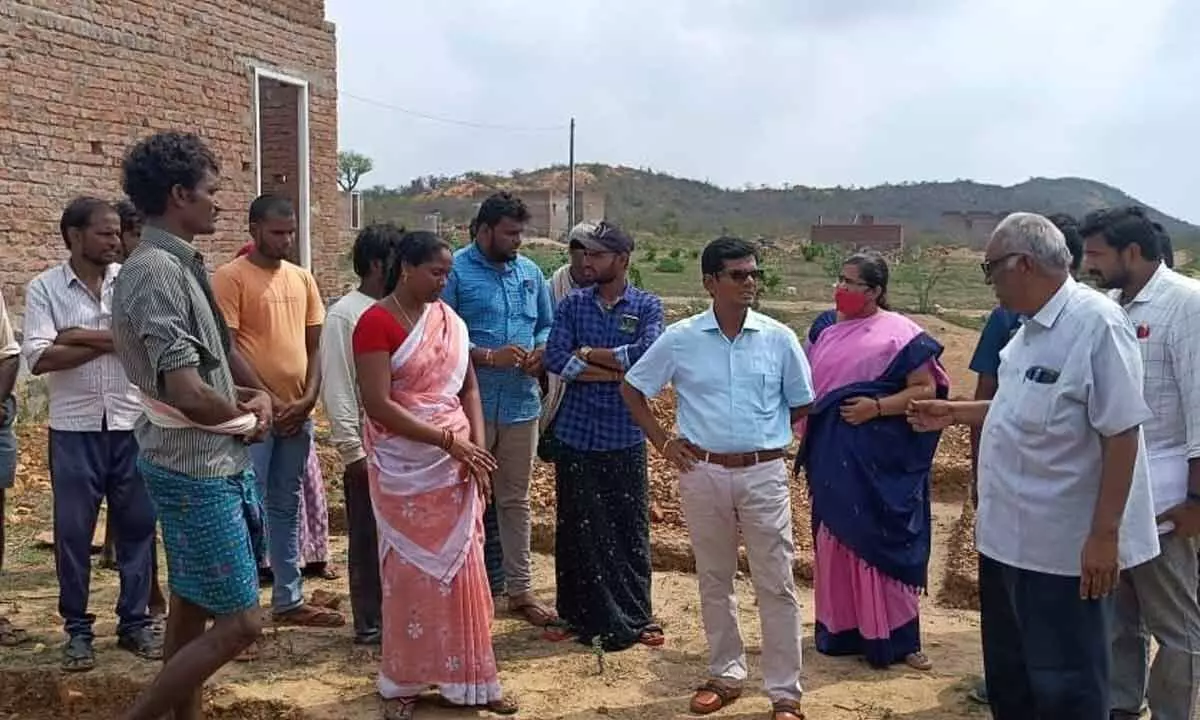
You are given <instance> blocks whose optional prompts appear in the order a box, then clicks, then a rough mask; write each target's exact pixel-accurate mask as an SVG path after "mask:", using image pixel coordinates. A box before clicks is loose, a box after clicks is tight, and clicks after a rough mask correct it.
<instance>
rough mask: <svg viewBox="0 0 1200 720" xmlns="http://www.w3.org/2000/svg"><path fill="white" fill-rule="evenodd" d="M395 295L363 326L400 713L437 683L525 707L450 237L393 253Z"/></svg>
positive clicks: (386, 618) (412, 238)
mask: <svg viewBox="0 0 1200 720" xmlns="http://www.w3.org/2000/svg"><path fill="white" fill-rule="evenodd" d="M393 258H394V259H393V260H392V261H391V263H390V265H391V266H390V268H389V270H388V273H389V282H388V287H390V288H392V289H391V290H390V291H389V292H388V293H387V294H386V295H385V296H384V298H383V299H382V300H381V301H379V302H378V303H377V304H375V305H374V306H372V307H371V308H370V309H368V310H367V311H366V312H365V313H364V314H363V316H362V318H361V319H360V320H359V322H358V325H357V327H356V328H355V330H354V340H353V342H354V355H355V363H356V366H357V370H358V385H359V392H360V395H361V397H362V402H363V409H364V411H365V413H366V417H367V422H366V423H365V424H364V436H365V437H364V440H365V445H366V450H367V468H368V477H369V479H370V488H371V501H372V503H373V504H374V507H375V517H376V521H377V523H378V527H379V540H380V542H379V546H380V551H379V552H380V575H381V579H382V581H383V657H382V660H381V662H380V668H379V680H378V687H379V692H380V694H381V695H382V696H383V698H384V702H385V708H384V717H385V718H387V720H407V719H408V718H411V717H412V716H413V712H414V710H415V708H416V704H417V700H418V698H419V697H420V696H421V695H422V694H423V693H425V692H426V691H428V690H430V689H434V688H436V689H437V690H438V692H439V693H440V696H441V700H442V701H443V702H447V703H451V704H453V705H459V706H473V707H481V708H485V709H487V710H490V711H492V712H494V713H499V714H512V713H514V712H516V710H517V707H516V705H515V704H514V703H513V702H511V701H509V700H507V699H505V697H504V695H503V693H502V692H501V689H500V681H499V676H498V674H497V670H496V659H495V655H494V653H493V650H492V636H491V621H492V595H491V592H490V591H489V589H488V580H487V573H486V571H485V569H484V562H483V508H484V504H485V503H486V495H487V494H488V493H489V492H490V487H489V473H490V472H491V471H493V470H494V469H495V467H496V463H495V460H494V459H493V458H492V457H491V455H489V454H488V453H487V452H486V451H485V450H483V448H482V447H481V446H482V445H483V411H482V408H481V406H480V402H479V389H478V386H477V385H476V382H475V372H474V370H473V369H472V367H471V364H470V362H469V359H468V355H467V349H468V341H467V329H466V326H465V325H464V323H463V321H462V320H461V319H460V318H459V317H458V315H456V314H455V313H454V311H453V310H451V309H450V308H449V307H448V306H447V305H446V304H445V303H443V302H441V300H440V299H439V297H440V296H441V292H442V288H443V287H444V285H445V283H446V277H447V275H448V274H449V272H450V266H451V261H452V258H451V255H450V248H449V246H448V245H447V244H446V243H445V242H443V241H442V240H441V239H440V238H438V237H437V236H436V235H434V234H432V233H428V232H413V233H408V234H406V235H405V236H404V238H403V239H402V240H401V241H400V242H399V244H398V246H397V247H396V248H395V249H394V250H393Z"/></svg>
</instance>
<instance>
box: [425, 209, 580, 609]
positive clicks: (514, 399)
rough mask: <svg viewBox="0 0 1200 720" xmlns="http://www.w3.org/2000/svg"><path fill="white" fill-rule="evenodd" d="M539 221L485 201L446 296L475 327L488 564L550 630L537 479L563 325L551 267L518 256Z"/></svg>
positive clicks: (520, 605) (501, 586)
mask: <svg viewBox="0 0 1200 720" xmlns="http://www.w3.org/2000/svg"><path fill="white" fill-rule="evenodd" d="M528 221H529V210H528V209H527V208H526V207H525V203H523V202H521V200H520V199H519V198H517V197H514V196H513V195H511V194H509V193H506V192H501V193H496V194H495V195H492V196H491V197H489V198H487V199H486V200H484V201H483V204H482V205H480V207H479V213H478V215H476V217H475V220H474V222H472V224H471V228H472V231H473V232H472V236H473V238H474V242H472V243H471V244H470V245H468V246H466V247H464V248H462V249H461V250H459V251H458V252H456V253H455V254H454V267H453V269H452V270H451V271H450V276H449V277H448V278H447V280H446V289H445V291H444V292H443V294H442V299H444V300H445V301H446V302H447V303H448V304H449V305H450V307H452V308H454V310H455V312H457V313H458V314H459V316H461V317H462V319H463V321H464V322H465V323H466V324H467V330H468V332H469V333H470V337H471V362H472V364H473V365H474V366H475V374H476V377H477V378H478V381H479V394H480V397H481V399H482V401H483V419H484V425H485V427H486V430H487V433H486V434H487V438H486V439H487V450H488V451H489V452H490V453H492V455H493V456H495V458H496V462H497V463H498V464H499V468H497V470H496V472H495V473H494V474H493V476H492V487H493V492H494V494H495V506H494V508H489V509H488V514H487V516H485V523H484V525H485V527H486V531H487V538H486V540H487V542H486V543H485V546H484V549H485V553H484V554H485V560H486V562H487V567H488V578H489V581H490V583H491V586H492V593H493V594H494V595H495V594H501V593H505V592H506V591H507V595H508V605H509V609H510V610H511V611H513V612H516V613H519V614H520V615H521V616H522V617H523V618H525V620H527V621H528V622H529V623H531V624H533V625H536V626H539V627H544V626H546V625H549V624H551V623H553V622H555V620H556V618H555V616H554V613H553V612H552V611H551V610H549V609H548V608H546V607H545V606H543V605H542V604H541V603H539V602H538V600H537V599H536V598H535V597H534V595H533V586H532V577H531V574H530V571H529V564H530V553H529V532H530V527H531V521H530V513H529V477H530V475H531V474H532V473H533V458H534V454H535V453H536V451H537V441H538V435H537V431H538V417H539V416H540V415H541V412H542V401H541V390H540V388H539V383H538V379H539V377H540V376H541V375H542V372H543V368H542V353H543V352H544V351H545V346H546V340H547V338H549V337H550V326H551V324H553V322H554V304H553V302H552V301H551V299H550V286H549V285H548V284H547V283H546V277H545V276H544V275H542V271H541V268H539V267H538V266H537V264H536V263H534V262H533V261H532V260H530V259H529V258H526V257H522V256H521V255H518V254H517V250H518V248H520V247H521V233H522V232H524V230H525V223H527V222H528Z"/></svg>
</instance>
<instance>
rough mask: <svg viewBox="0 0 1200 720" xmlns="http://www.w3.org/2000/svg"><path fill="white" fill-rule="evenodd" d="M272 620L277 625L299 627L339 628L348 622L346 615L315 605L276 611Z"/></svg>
mask: <svg viewBox="0 0 1200 720" xmlns="http://www.w3.org/2000/svg"><path fill="white" fill-rule="evenodd" d="M272 620H273V621H274V623H275V624H276V625H295V626H298V627H317V628H339V627H342V626H344V625H345V624H346V616H345V615H342V614H341V613H339V612H334V611H333V610H329V609H327V608H323V607H317V606H315V605H307V604H305V605H301V606H300V607H298V608H294V609H292V610H288V611H287V612H282V613H275V614H274V615H273V616H272Z"/></svg>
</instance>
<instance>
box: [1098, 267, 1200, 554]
mask: <svg viewBox="0 0 1200 720" xmlns="http://www.w3.org/2000/svg"><path fill="white" fill-rule="evenodd" d="M1109 297H1111V298H1112V299H1113V300H1116V301H1118V302H1119V301H1120V298H1121V291H1120V290H1113V291H1111V292H1110V293H1109ZM1125 313H1126V314H1127V315H1129V320H1130V321H1131V322H1132V323H1133V327H1134V334H1135V335H1136V336H1137V342H1138V347H1139V348H1140V349H1141V351H1142V362H1143V364H1144V366H1145V368H1146V377H1145V385H1144V389H1145V392H1144V396H1145V398H1146V404H1147V405H1149V406H1150V411H1151V412H1152V413H1154V415H1153V417H1151V418H1150V419H1149V420H1147V421H1146V422H1145V424H1144V425H1143V426H1142V430H1143V431H1144V432H1145V434H1146V449H1147V453H1148V454H1149V456H1150V485H1151V488H1152V489H1153V493H1154V510H1155V512H1162V511H1164V510H1166V509H1168V508H1170V507H1173V506H1175V505H1178V504H1179V503H1181V502H1183V501H1184V500H1186V499H1187V491H1188V460H1189V459H1192V458H1200V283H1198V282H1196V281H1195V280H1193V279H1191V278H1189V277H1185V276H1183V275H1180V274H1179V273H1177V272H1175V271H1174V270H1171V269H1170V268H1168V267H1167V266H1166V265H1159V267H1158V269H1157V270H1156V271H1155V272H1154V274H1153V275H1152V276H1151V277H1150V281H1149V282H1147V283H1146V286H1145V287H1143V288H1142V289H1141V292H1139V293H1138V294H1137V296H1136V297H1135V298H1133V300H1131V301H1130V302H1129V303H1128V304H1126V305H1125ZM1169 529H1170V526H1166V527H1164V528H1163V530H1164V531H1166V530H1169Z"/></svg>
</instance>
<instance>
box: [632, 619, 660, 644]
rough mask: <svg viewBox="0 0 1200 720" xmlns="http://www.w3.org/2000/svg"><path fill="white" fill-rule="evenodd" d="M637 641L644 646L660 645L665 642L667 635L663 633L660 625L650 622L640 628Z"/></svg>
mask: <svg viewBox="0 0 1200 720" xmlns="http://www.w3.org/2000/svg"><path fill="white" fill-rule="evenodd" d="M637 641H638V642H639V643H641V644H642V645H645V646H646V647H662V646H663V645H664V644H666V642H667V636H666V634H664V633H663V629H662V626H661V625H658V624H655V623H651V624H650V625H647V626H646V627H644V628H642V632H641V633H640V634H638V639H637Z"/></svg>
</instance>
